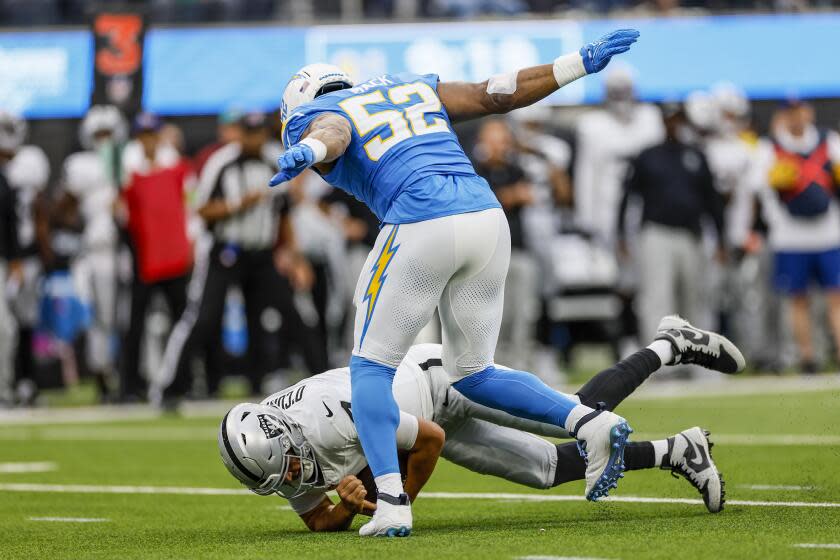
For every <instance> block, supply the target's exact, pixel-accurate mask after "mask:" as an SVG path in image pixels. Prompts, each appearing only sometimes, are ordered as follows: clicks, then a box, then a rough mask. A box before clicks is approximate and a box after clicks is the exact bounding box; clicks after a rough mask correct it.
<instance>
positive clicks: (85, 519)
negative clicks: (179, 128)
mask: <svg viewBox="0 0 840 560" xmlns="http://www.w3.org/2000/svg"><path fill="white" fill-rule="evenodd" d="M28 520H29V521H51V522H58V523H105V522H106V521H110V519H108V518H106V517H29V518H28Z"/></svg>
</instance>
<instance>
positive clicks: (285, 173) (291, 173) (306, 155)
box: [268, 144, 315, 187]
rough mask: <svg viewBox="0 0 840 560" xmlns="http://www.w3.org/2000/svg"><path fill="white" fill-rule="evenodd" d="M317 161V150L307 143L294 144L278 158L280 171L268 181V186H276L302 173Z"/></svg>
mask: <svg viewBox="0 0 840 560" xmlns="http://www.w3.org/2000/svg"><path fill="white" fill-rule="evenodd" d="M313 163H315V152H313V151H312V148H310V147H309V146H307V145H306V144H297V145H295V146H292V147H291V148H289V149H288V150H286V151H285V152H283V155H282V156H280V158H279V159H278V160H277V166H278V167H279V168H280V172H279V173H277V174H276V175H275V176H274V177H272V178H271V180H270V181H269V182H268V186H270V187H275V186H277V185H279V184H280V183H285V182H286V181H289V180H291V179H294V178H295V177H297V176H298V175H300V174H301V173H302V172H303V170H305V169H306V168H307V167H309V166H311V165H312V164H313Z"/></svg>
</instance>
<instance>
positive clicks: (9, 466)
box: [0, 461, 58, 474]
mask: <svg viewBox="0 0 840 560" xmlns="http://www.w3.org/2000/svg"><path fill="white" fill-rule="evenodd" d="M57 469H58V465H56V464H55V463H51V462H48V461H39V462H35V463H0V473H1V474H9V473H33V472H50V471H54V470H57Z"/></svg>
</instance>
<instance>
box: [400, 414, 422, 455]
mask: <svg viewBox="0 0 840 560" xmlns="http://www.w3.org/2000/svg"><path fill="white" fill-rule="evenodd" d="M419 430H420V423H419V422H418V421H417V417H416V416H412V415H411V414H408V413H407V412H403V411H400V425H399V426H397V448H399V449H411V448H412V447H414V444H415V442H417V432H418V431H419Z"/></svg>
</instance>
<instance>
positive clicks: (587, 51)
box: [580, 29, 639, 74]
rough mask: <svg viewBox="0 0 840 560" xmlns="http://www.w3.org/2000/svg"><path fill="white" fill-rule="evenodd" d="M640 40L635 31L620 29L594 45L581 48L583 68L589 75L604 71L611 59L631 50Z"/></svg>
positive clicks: (590, 44) (589, 44)
mask: <svg viewBox="0 0 840 560" xmlns="http://www.w3.org/2000/svg"><path fill="white" fill-rule="evenodd" d="M638 38H639V32H638V31H636V30H635V29H619V30H617V31H613V32H612V33H607V34H606V35H604V36H603V37H601V38H600V39H598V40H597V41H595V42H594V43H588V44H586V45H584V46H582V47H581V48H580V56H581V57H582V58H583V67H584V68H585V69H586V73H587V74H594V73H595V72H600V71H601V70H603V69H604V68H605V67H606V66H607V64H608V63H609V61H610V59H611V58H612V57H614V56H615V55H617V54H621V53H623V52H627V51H629V50H630V45H632V44H633V43H635V42H636V39H638Z"/></svg>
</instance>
